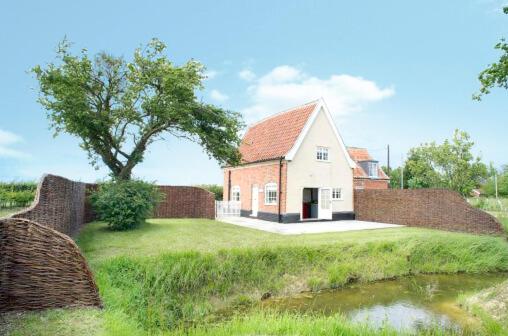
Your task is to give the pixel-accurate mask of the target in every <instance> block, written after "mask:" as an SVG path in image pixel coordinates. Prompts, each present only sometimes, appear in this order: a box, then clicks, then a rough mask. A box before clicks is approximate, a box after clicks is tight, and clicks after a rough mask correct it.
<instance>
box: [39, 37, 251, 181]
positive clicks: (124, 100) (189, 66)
mask: <svg viewBox="0 0 508 336" xmlns="http://www.w3.org/2000/svg"><path fill="white" fill-rule="evenodd" d="M69 48H70V44H69V43H68V42H67V41H66V40H64V41H62V43H60V45H59V48H58V52H57V60H58V62H57V63H56V64H55V63H50V64H48V65H47V66H45V67H42V66H39V65H38V66H35V67H34V68H33V69H32V71H33V73H34V74H35V76H36V78H37V80H38V83H39V91H40V96H39V99H38V101H39V103H40V104H41V105H42V106H43V107H44V108H45V109H46V110H47V116H48V118H49V120H50V122H51V127H52V128H53V129H54V131H55V135H57V134H59V133H60V132H67V133H69V134H72V135H74V136H76V137H78V138H80V139H81V147H82V148H83V149H84V150H85V151H86V152H87V153H88V156H89V158H90V161H91V163H92V165H94V166H95V167H97V165H98V162H99V160H102V162H103V163H104V164H105V165H106V166H107V167H108V168H109V169H110V171H111V174H112V176H114V177H115V178H117V179H119V180H126V179H130V178H131V174H132V169H133V168H134V167H135V166H136V165H137V164H138V163H140V162H141V161H143V157H144V154H145V151H146V149H147V147H148V146H149V145H150V144H151V143H153V142H154V141H156V140H159V139H162V137H163V136H164V135H167V134H171V135H174V136H176V137H180V138H186V139H189V140H191V141H195V142H197V143H199V144H200V145H201V146H202V147H203V148H204V149H205V151H206V152H207V153H208V155H209V156H210V157H213V158H215V159H216V160H218V161H219V163H221V164H224V163H227V164H231V165H235V164H237V163H238V162H239V160H240V154H239V152H238V150H237V147H238V145H239V143H240V138H239V136H238V133H239V130H240V129H241V128H242V127H243V123H242V121H241V117H240V115H239V114H238V113H236V112H231V111H227V110H223V109H221V108H218V107H216V106H213V105H209V104H205V103H203V102H200V101H198V99H197V97H196V95H195V92H196V91H197V90H198V89H202V88H203V85H202V81H203V78H204V75H203V71H204V67H203V66H202V65H201V64H200V63H198V62H196V61H194V60H191V61H189V62H187V63H185V64H184V65H182V66H176V65H174V64H173V63H171V61H170V60H169V59H168V58H167V56H166V55H165V54H164V50H165V48H166V46H165V44H164V43H163V42H161V41H159V40H157V39H153V40H152V41H150V42H149V43H148V44H147V45H146V46H145V47H144V48H139V49H136V50H135V51H134V56H133V59H132V61H130V62H127V61H125V60H124V59H123V58H121V57H115V56H112V55H109V54H107V53H105V52H101V53H99V54H97V55H95V56H94V57H93V58H91V57H89V56H88V52H87V50H82V51H81V53H80V54H79V55H72V54H71V53H70V51H69Z"/></svg>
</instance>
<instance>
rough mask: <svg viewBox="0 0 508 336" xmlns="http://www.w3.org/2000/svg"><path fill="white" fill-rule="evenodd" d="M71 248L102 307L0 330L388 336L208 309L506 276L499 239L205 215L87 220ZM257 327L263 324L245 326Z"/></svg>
mask: <svg viewBox="0 0 508 336" xmlns="http://www.w3.org/2000/svg"><path fill="white" fill-rule="evenodd" d="M77 242H78V245H79V246H80V248H81V249H82V251H83V252H84V254H85V256H86V258H87V259H88V261H89V263H90V265H91V267H92V270H93V272H94V275H95V278H96V281H97V284H98V286H99V290H100V294H101V297H102V299H103V301H104V305H105V309H104V310H102V311H98V310H94V309H78V310H65V309H64V310H49V311H47V312H44V313H26V314H22V315H21V316H11V317H8V318H7V321H8V323H7V324H4V327H3V328H4V330H3V333H5V334H7V335H41V336H49V335H79V334H83V335H93V336H98V335H115V336H116V335H151V334H161V335H169V334H174V333H184V334H193V333H195V334H198V335H202V334H208V333H213V334H216V335H229V334H244V335H253V334H268V335H272V334H276V335H285V334H288V333H289V334H292V335H294V334H297V333H298V330H302V331H303V330H307V331H306V332H302V334H305V335H307V334H308V335H312V331H313V330H315V329H316V328H318V329H320V330H322V334H334V333H335V334H338V335H359V334H361V335H372V334H383V335H392V334H394V332H393V331H388V330H385V331H376V332H374V331H372V330H370V329H366V328H365V327H364V326H358V325H354V324H352V323H350V322H347V321H345V320H343V319H340V318H337V319H335V322H333V323H332V324H330V323H331V322H332V321H331V320H330V319H329V318H310V317H304V316H273V315H270V316H263V315H259V313H254V315H247V316H245V317H242V318H235V319H234V320H232V322H231V323H229V324H228V322H224V323H219V324H209V323H210V322H211V321H214V319H216V315H215V314H216V312H217V310H220V309H227V310H232V311H235V310H238V309H239V308H240V307H246V306H247V307H248V306H251V305H253V304H255V303H256V302H258V301H259V298H260V297H261V296H262V295H263V294H264V293H271V294H272V295H274V296H284V295H291V294H294V293H297V292H300V291H302V290H319V289H326V288H338V287H342V286H347V284H348V283H350V282H352V281H358V282H367V281H374V280H379V279H386V278H392V277H397V276H404V275H407V274H415V273H436V272H450V273H451V272H476V273H480V272H489V271H500V270H501V271H503V270H504V271H508V243H507V242H506V240H505V239H504V238H501V237H489V236H474V235H469V234H461V233H451V232H444V231H435V230H427V229H418V228H394V229H383V230H368V231H356V232H342V233H327V234H311V235H298V236H283V235H278V234H272V233H267V232H263V231H258V230H252V229H247V228H243V227H238V226H233V225H230V224H225V223H221V222H216V221H212V220H203V219H181V220H178V219H171V220H169V219H154V220H149V221H148V222H147V223H146V224H144V225H142V226H141V227H140V228H139V229H137V230H133V231H127V232H111V231H109V230H107V228H106V225H105V224H103V223H99V222H96V223H91V224H88V225H87V226H85V228H84V229H83V231H82V232H81V234H80V236H79V237H78V239H77ZM81 314H82V316H83V318H82V319H81V318H79V316H81ZM256 314H258V315H256ZM261 314H263V313H261ZM261 320H265V321H266V322H267V323H266V325H265V327H264V328H261V327H260V328H258V327H256V325H258V324H259V323H258V322H259V321H261ZM268 322H269V323H268ZM189 326H195V327H196V329H188V328H189ZM0 334H2V327H0Z"/></svg>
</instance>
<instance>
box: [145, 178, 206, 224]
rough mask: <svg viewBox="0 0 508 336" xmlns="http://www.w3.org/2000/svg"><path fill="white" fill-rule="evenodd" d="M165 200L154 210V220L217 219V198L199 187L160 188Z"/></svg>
mask: <svg viewBox="0 0 508 336" xmlns="http://www.w3.org/2000/svg"><path fill="white" fill-rule="evenodd" d="M159 189H160V191H161V192H162V193H163V194H164V196H165V198H164V200H163V201H162V202H161V203H160V204H159V205H158V206H157V207H156V209H155V210H154V214H153V216H152V217H153V218H209V219H215V196H214V194H213V193H211V192H209V191H207V190H205V189H202V188H199V187H185V186H159Z"/></svg>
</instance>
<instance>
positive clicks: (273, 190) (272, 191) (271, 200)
mask: <svg viewBox="0 0 508 336" xmlns="http://www.w3.org/2000/svg"><path fill="white" fill-rule="evenodd" d="M265 204H266V205H274V204H277V184H275V183H268V184H267V185H265Z"/></svg>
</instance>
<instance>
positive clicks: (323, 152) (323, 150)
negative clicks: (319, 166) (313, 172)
mask: <svg viewBox="0 0 508 336" xmlns="http://www.w3.org/2000/svg"><path fill="white" fill-rule="evenodd" d="M316 160H318V161H328V147H317V149H316Z"/></svg>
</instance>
